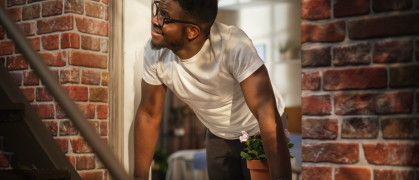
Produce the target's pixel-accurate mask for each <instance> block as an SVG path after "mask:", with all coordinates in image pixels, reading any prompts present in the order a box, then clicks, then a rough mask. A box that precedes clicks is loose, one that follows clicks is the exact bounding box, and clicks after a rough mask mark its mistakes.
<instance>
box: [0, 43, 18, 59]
mask: <svg viewBox="0 0 419 180" xmlns="http://www.w3.org/2000/svg"><path fill="white" fill-rule="evenodd" d="M14 49H15V46H14V44H13V41H2V42H0V56H1V55H10V54H12V53H13V50H14Z"/></svg>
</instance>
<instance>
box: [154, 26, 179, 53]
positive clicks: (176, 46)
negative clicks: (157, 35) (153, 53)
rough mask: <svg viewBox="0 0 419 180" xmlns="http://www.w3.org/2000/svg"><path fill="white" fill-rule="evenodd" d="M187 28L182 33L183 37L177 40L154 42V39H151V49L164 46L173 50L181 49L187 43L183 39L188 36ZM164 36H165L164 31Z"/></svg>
mask: <svg viewBox="0 0 419 180" xmlns="http://www.w3.org/2000/svg"><path fill="white" fill-rule="evenodd" d="M185 31H186V29H184V31H183V32H182V34H181V37H179V38H177V39H176V40H174V41H172V42H166V41H165V42H166V43H165V44H155V43H153V41H151V49H154V50H160V49H162V48H168V49H170V50H172V51H175V50H178V49H181V48H182V47H183V45H184V44H185V42H184V41H183V39H184V38H185V36H186V32H185ZM162 36H163V37H164V33H163V32H162Z"/></svg>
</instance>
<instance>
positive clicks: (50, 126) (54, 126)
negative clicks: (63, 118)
mask: <svg viewBox="0 0 419 180" xmlns="http://www.w3.org/2000/svg"><path fill="white" fill-rule="evenodd" d="M42 123H43V124H44V125H45V127H47V130H48V132H49V134H51V136H57V134H58V133H57V132H58V123H57V121H54V120H52V121H51V120H48V121H46V120H43V121H42Z"/></svg>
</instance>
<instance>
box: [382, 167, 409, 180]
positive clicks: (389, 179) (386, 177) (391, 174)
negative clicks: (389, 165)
mask: <svg viewBox="0 0 419 180" xmlns="http://www.w3.org/2000/svg"><path fill="white" fill-rule="evenodd" d="M414 175H415V172H414V171H412V170H394V169H374V180H403V179H414V178H413V177H414Z"/></svg>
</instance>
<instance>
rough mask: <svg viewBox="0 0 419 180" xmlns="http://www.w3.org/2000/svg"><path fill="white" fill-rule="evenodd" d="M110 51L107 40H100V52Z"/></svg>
mask: <svg viewBox="0 0 419 180" xmlns="http://www.w3.org/2000/svg"><path fill="white" fill-rule="evenodd" d="M108 51H109V44H108V40H107V39H103V38H102V39H100V52H103V53H107V52H108Z"/></svg>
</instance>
